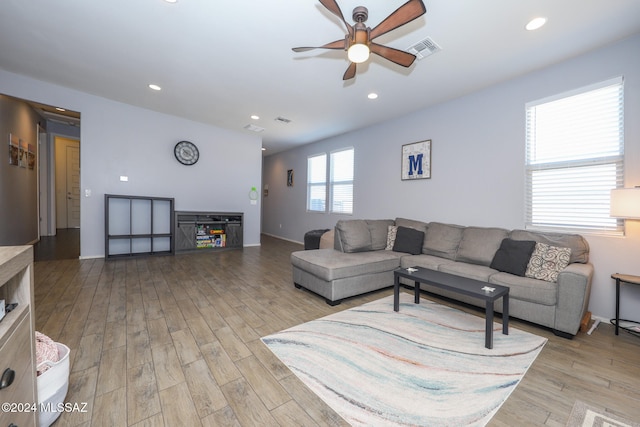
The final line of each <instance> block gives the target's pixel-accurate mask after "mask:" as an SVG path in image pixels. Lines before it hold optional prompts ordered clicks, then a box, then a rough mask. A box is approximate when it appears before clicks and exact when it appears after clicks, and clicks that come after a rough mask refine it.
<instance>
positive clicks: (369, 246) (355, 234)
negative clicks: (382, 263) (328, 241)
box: [335, 219, 393, 252]
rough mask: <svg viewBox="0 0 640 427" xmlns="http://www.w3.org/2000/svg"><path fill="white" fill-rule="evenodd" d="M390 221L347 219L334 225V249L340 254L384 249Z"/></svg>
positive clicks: (391, 222) (391, 223)
mask: <svg viewBox="0 0 640 427" xmlns="http://www.w3.org/2000/svg"><path fill="white" fill-rule="evenodd" d="M390 225H393V221H392V220H390V219H374V220H369V219H349V220H342V219H341V220H340V221H338V223H337V224H336V228H335V236H336V242H335V243H336V246H339V247H336V249H339V250H341V251H342V252H365V251H377V250H381V249H384V248H385V247H386V245H387V232H388V227H389V226H390Z"/></svg>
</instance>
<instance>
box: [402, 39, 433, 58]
mask: <svg viewBox="0 0 640 427" xmlns="http://www.w3.org/2000/svg"><path fill="white" fill-rule="evenodd" d="M441 50H442V48H441V47H440V46H438V44H437V43H436V42H434V41H433V40H431V38H430V37H427V38H426V39H424V40H420V41H419V42H418V43H416V44H414V45H412V46H410V47H409V48H408V49H407V51H408V52H409V53H413V54H414V55H415V56H416V58H418V59H422V58H426V57H427V56H429V55H433V54H434V53H436V52H440V51H441Z"/></svg>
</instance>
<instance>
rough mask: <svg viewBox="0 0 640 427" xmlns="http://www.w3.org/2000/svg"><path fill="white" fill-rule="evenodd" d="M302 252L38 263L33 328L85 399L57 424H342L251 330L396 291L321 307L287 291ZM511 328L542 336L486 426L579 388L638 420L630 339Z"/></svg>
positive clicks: (545, 421) (638, 360) (519, 421)
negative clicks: (67, 354) (62, 351)
mask: <svg viewBox="0 0 640 427" xmlns="http://www.w3.org/2000/svg"><path fill="white" fill-rule="evenodd" d="M300 249H302V246H301V245H297V244H295V243H291V242H287V241H283V240H279V239H274V238H272V237H268V236H262V245H261V247H250V248H245V249H243V250H234V251H226V252H219V253H197V254H186V255H177V256H173V257H158V258H140V259H129V260H116V261H105V260H102V259H93V260H82V261H80V260H62V261H42V262H36V263H35V312H36V329H37V330H39V331H40V332H43V333H45V334H47V335H49V336H50V337H52V338H53V339H54V340H56V341H59V342H62V343H64V344H66V345H67V346H69V347H70V348H71V375H70V383H69V392H68V394H67V398H66V400H65V401H66V402H70V403H79V404H81V403H85V402H86V404H87V406H86V409H87V411H86V412H75V413H65V414H63V415H62V416H61V417H60V419H59V420H58V422H57V423H56V424H55V425H56V426H58V427H60V426H89V425H92V426H102V425H104V426H163V425H164V426H172V427H173V426H200V425H202V426H215V425H225V426H277V425H280V426H316V425H318V426H326V425H331V426H339V425H346V423H345V422H344V421H343V420H341V418H340V417H339V416H338V415H337V414H336V413H335V412H334V411H333V410H331V409H330V408H329V407H328V406H326V405H325V404H324V403H323V402H322V401H321V400H320V399H319V398H317V397H316V396H315V395H314V394H313V393H311V392H310V391H309V390H308V389H306V387H305V386H304V385H303V384H302V383H301V382H300V381H299V380H298V379H297V378H296V377H295V376H294V375H293V374H292V373H291V372H290V371H288V369H287V368H286V367H285V366H284V365H282V364H281V363H280V362H279V361H278V360H277V359H276V358H275V357H274V356H273V355H272V354H271V352H270V351H269V350H268V349H267V348H266V347H265V346H264V344H262V342H261V341H260V337H262V336H265V335H268V334H270V333H273V332H277V331H280V330H282V329H285V328H288V327H291V326H294V325H297V324H300V323H303V322H306V321H309V320H312V319H316V318H318V317H321V316H325V315H327V314H331V313H334V312H336V311H340V310H344V309H346V308H349V307H354V306H358V305H360V304H363V303H365V302H368V301H372V300H375V299H378V298H381V297H383V296H386V295H390V294H391V293H392V291H391V290H390V289H387V290H383V291H380V292H376V293H372V294H369V295H366V296H362V297H357V298H353V299H350V300H348V301H345V302H343V303H342V304H340V305H338V306H336V307H330V306H329V305H327V304H326V303H325V302H324V299H322V298H320V297H318V296H316V295H314V294H311V293H309V292H307V291H304V290H298V289H295V288H294V286H293V283H292V282H291V265H290V262H289V254H290V253H291V252H292V251H295V250H300ZM612 292H613V287H612ZM438 301H440V302H443V301H442V300H438ZM445 303H446V302H445ZM448 304H452V303H448ZM453 305H455V304H453ZM455 306H457V307H460V308H462V309H465V310H467V311H471V312H475V313H476V314H478V315H482V313H481V312H479V311H476V310H474V309H473V308H467V307H463V306H460V305H455ZM511 327H515V328H519V329H524V330H527V331H529V332H533V333H536V334H538V335H542V336H545V337H547V338H548V339H549V342H548V343H547V345H546V346H545V348H544V349H543V350H542V352H541V354H540V356H539V357H538V358H537V359H536V361H535V362H534V364H533V365H532V367H531V368H530V369H529V371H528V372H527V374H526V376H525V378H524V379H523V381H522V382H521V383H520V384H519V385H518V387H517V388H516V390H515V391H514V393H513V394H512V395H511V396H510V397H509V399H508V400H507V401H506V402H505V404H504V405H503V406H502V407H501V408H500V410H499V411H498V413H497V414H496V415H495V416H494V417H493V419H492V420H491V422H490V424H489V425H490V426H526V425H535V426H543V425H546V426H564V425H565V422H566V421H567V418H568V416H569V413H570V412H571V408H572V406H573V404H574V402H575V400H576V399H579V400H582V401H584V402H586V403H588V404H591V405H593V406H597V407H601V408H602V409H606V410H608V411H610V412H611V413H614V414H616V415H619V416H622V417H625V418H627V419H634V420H640V338H639V337H635V336H632V335H630V334H628V333H625V332H622V333H621V334H620V335H619V336H615V335H614V333H613V327H612V326H611V325H608V324H601V325H600V326H599V327H598V329H596V331H595V332H594V333H593V334H592V335H590V336H589V335H586V334H580V335H578V336H577V337H576V338H575V339H574V340H566V339H562V338H558V337H556V336H554V335H553V334H552V333H550V332H549V331H548V330H546V329H543V328H540V327H537V326H534V325H530V324H527V323H524V322H520V321H517V320H515V319H512V321H511ZM461 404H464V403H463V402H461Z"/></svg>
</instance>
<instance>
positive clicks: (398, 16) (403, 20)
mask: <svg viewBox="0 0 640 427" xmlns="http://www.w3.org/2000/svg"><path fill="white" fill-rule="evenodd" d="M426 12H427V8H426V7H425V6H424V3H423V2H422V0H409V1H408V2H406V3H405V4H403V5H402V6H400V7H399V8H397V9H396V10H395V11H394V12H393V13H392V14H391V15H389V16H387V17H386V18H385V20H384V21H382V22H381V23H380V24H378V25H377V26H376V27H375V28H374V29H373V30H371V40H373V39H375V38H376V37H380V36H381V35H383V34H386V33H388V32H389V31H391V30H395V29H396V28H398V27H401V26H403V25H404V24H407V23H409V22H411V21H413V20H414V19H416V18H419V17H420V16H422V15H424V14H425V13H426Z"/></svg>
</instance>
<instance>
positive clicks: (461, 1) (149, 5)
mask: <svg viewBox="0 0 640 427" xmlns="http://www.w3.org/2000/svg"><path fill="white" fill-rule="evenodd" d="M404 2H405V0H384V1H383V0H338V4H339V5H340V7H341V9H342V12H343V14H344V16H345V18H346V19H347V21H349V22H352V20H351V13H352V10H353V8H354V7H355V6H359V5H362V6H366V7H367V8H368V9H369V20H368V22H367V24H368V25H369V26H370V27H371V28H373V27H375V26H376V25H377V24H378V23H379V22H380V21H382V20H383V19H384V18H385V17H386V16H387V15H389V14H390V13H391V12H393V11H394V10H395V9H396V8H398V7H399V6H401V5H402V4H403V3H404ZM425 5H426V8H427V13H426V14H425V15H424V16H423V17H421V18H419V19H417V20H415V21H413V22H412V23H410V24H407V25H405V26H403V27H401V28H399V29H397V30H395V31H392V32H390V33H388V34H386V35H384V36H382V37H379V38H378V39H376V42H378V43H381V44H386V45H388V46H391V47H395V48H398V49H402V50H406V49H407V48H408V47H409V46H410V45H412V44H414V43H415V42H417V41H420V40H422V39H424V38H426V37H430V38H432V39H433V40H434V41H435V42H436V43H437V44H438V45H440V46H441V47H442V51H440V52H438V53H436V54H434V55H432V56H429V57H427V58H425V59H423V60H421V61H416V62H415V63H414V65H413V66H412V67H411V68H409V69H404V68H402V67H400V66H397V65H395V64H392V63H390V62H388V61H385V60H384V59H381V58H379V57H376V56H375V55H373V56H372V58H371V59H370V60H369V62H368V63H367V64H364V65H361V66H359V67H358V73H357V75H356V78H355V79H352V80H350V81H347V82H343V81H342V75H343V73H344V71H345V70H346V68H347V66H348V64H349V63H348V61H347V59H346V52H343V51H327V50H314V51H310V52H306V53H294V52H292V51H291V48H292V47H296V46H318V45H322V44H324V43H327V42H331V41H334V40H337V39H340V38H343V37H344V34H345V32H346V30H345V29H344V25H343V24H342V23H341V22H340V21H339V19H338V18H337V17H335V16H334V15H332V14H331V13H329V12H328V11H327V10H326V9H325V8H324V7H323V6H322V5H321V4H320V3H319V2H318V1H315V0H304V1H301V0H297V1H293V0H178V2H177V3H175V4H170V3H167V2H165V1H163V0H136V1H131V0H111V1H98V0H64V1H61V2H60V1H57V2H56V1H50V0H2V6H0V68H3V69H5V70H7V71H10V72H14V73H19V74H24V75H27V76H30V77H33V78H35V79H38V80H44V81H48V82H52V83H55V84H58V85H62V86H66V87H69V88H73V89H77V90H80V91H83V92H87V93H91V94H95V95H99V96H102V97H105V98H109V99H113V100H116V101H121V102H124V103H128V104H132V105H137V106H140V107H144V108H148V109H151V110H155V111H159V112H164V113H168V114H172V115H176V116H180V117H185V118H188V119H192V120H196V121H199V122H205V123H210V124H213V125H216V126H220V127H223V128H228V129H233V130H238V131H241V132H249V131H246V130H244V129H243V127H244V126H246V125H248V124H254V125H256V126H260V127H262V128H265V131H264V132H262V133H260V134H259V135H260V136H261V137H262V138H263V146H264V147H266V148H267V151H266V154H267V155H268V154H271V153H275V152H278V151H282V150H286V149H288V148H291V147H293V146H295V145H298V144H306V143H309V142H313V141H317V140H320V139H323V138H327V137H330V136H332V135H336V134H340V133H344V132H347V131H351V130H355V129H358V128H361V127H365V126H368V125H371V124H373V123H377V122H380V121H383V120H386V119H390V118H393V117H397V116H401V115H404V114H407V113H409V112H411V111H415V110H417V109H421V108H425V107H428V106H430V105H433V104H437V103H440V102H443V101H446V100H449V99H453V98H456V97H459V96H462V95H464V94H467V93H470V92H473V91H476V90H478V89H481V88H483V87H487V86H489V85H492V84H495V83H497V82H500V81H504V80H506V79H510V78H513V77H515V76H518V75H521V74H523V73H527V72H529V71H532V70H535V69H539V68H542V67H545V66H548V65H550V64H553V63H556V62H558V61H561V60H563V59H566V58H569V57H572V56H575V55H578V54H581V53H584V52H586V51H589V50H591V49H594V48H598V47H601V46H603V45H606V44H608V43H611V42H614V41H616V40H619V39H622V38H625V37H628V36H630V35H632V34H634V33H638V32H640V1H638V0H562V1H559V0H517V1H516V0H482V1H480V0H425ZM536 16H545V17H547V18H548V23H547V25H546V26H544V27H543V28H542V29H540V30H538V31H535V32H528V31H525V30H524V26H525V24H526V23H527V21H529V20H530V19H531V18H533V17H536ZM149 83H155V84H158V85H160V86H161V87H162V91H160V92H155V91H152V90H150V89H149V88H148V87H147V85H148V84H149ZM372 91H375V92H377V93H378V94H379V98H378V99H377V100H374V101H371V100H368V99H367V94H368V93H369V92H372ZM61 107H64V106H61ZM252 114H256V115H259V116H260V119H259V120H252V119H251V118H250V116H251V115H252ZM277 117H284V118H287V119H290V120H291V123H289V124H283V123H280V122H277V121H275V120H274V119H275V118H277Z"/></svg>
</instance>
